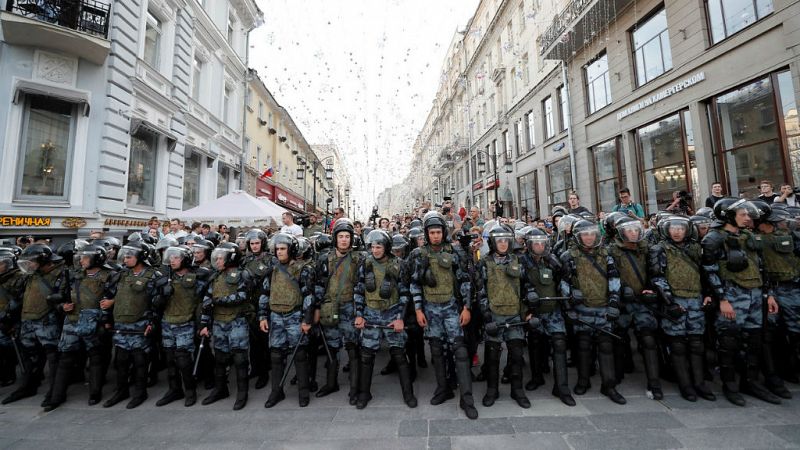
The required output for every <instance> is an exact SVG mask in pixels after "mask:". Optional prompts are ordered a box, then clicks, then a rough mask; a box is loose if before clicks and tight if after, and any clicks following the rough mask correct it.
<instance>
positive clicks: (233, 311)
mask: <svg viewBox="0 0 800 450" xmlns="http://www.w3.org/2000/svg"><path fill="white" fill-rule="evenodd" d="M241 276H242V273H241V272H240V271H239V269H226V270H225V272H219V273H217V276H216V277H215V278H214V282H213V284H212V285H211V297H212V298H213V299H214V301H215V302H214V320H216V321H219V322H222V323H228V322H230V321H232V320H233V319H235V318H237V317H239V316H240V315H242V314H243V313H244V312H245V311H246V310H247V307H248V305H247V303H242V304H239V305H220V304H218V303H216V300H217V299H220V298H223V297H227V296H229V295H233V294H235V293H236V292H237V291H238V290H239V279H240V278H241Z"/></svg>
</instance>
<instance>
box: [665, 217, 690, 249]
mask: <svg viewBox="0 0 800 450" xmlns="http://www.w3.org/2000/svg"><path fill="white" fill-rule="evenodd" d="M661 227H662V230H663V231H662V234H663V237H664V238H666V239H669V240H671V241H672V242H676V243H680V242H684V241H686V240H687V239H689V238H690V237H691V227H692V223H691V222H690V221H689V220H687V219H685V218H682V217H673V218H670V219H667V220H665V221H664V222H663V223H662V224H661Z"/></svg>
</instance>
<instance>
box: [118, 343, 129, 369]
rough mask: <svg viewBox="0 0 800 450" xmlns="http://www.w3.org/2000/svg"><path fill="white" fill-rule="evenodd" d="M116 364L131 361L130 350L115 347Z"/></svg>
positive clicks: (125, 363)
mask: <svg viewBox="0 0 800 450" xmlns="http://www.w3.org/2000/svg"><path fill="white" fill-rule="evenodd" d="M115 353H116V358H117V365H127V364H128V363H130V361H131V352H130V351H128V350H125V349H123V348H120V347H117V348H116V352H115Z"/></svg>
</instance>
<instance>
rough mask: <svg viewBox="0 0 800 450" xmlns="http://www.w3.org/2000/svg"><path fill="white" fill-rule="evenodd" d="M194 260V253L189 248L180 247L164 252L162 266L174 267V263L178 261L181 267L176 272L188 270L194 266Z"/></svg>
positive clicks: (170, 248)
mask: <svg viewBox="0 0 800 450" xmlns="http://www.w3.org/2000/svg"><path fill="white" fill-rule="evenodd" d="M192 259H193V255H192V251H191V250H189V247H186V246H184V245H179V246H176V247H169V248H167V249H166V250H164V255H163V257H162V258H161V264H163V265H165V266H169V267H172V262H173V261H178V262H179V263H180V265H179V266H178V269H176V270H180V269H188V268H189V267H191V265H192Z"/></svg>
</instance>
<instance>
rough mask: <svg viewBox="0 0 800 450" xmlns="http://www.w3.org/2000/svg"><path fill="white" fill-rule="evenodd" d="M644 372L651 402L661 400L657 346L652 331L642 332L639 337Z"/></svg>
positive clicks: (662, 396) (662, 394)
mask: <svg viewBox="0 0 800 450" xmlns="http://www.w3.org/2000/svg"><path fill="white" fill-rule="evenodd" d="M640 339H641V342H640V343H639V345H641V347H642V359H644V372H645V374H646V375H647V390H649V391H650V393H651V394H653V400H662V399H663V398H664V392H663V391H662V390H661V380H660V379H659V378H658V345H657V344H656V336H655V334H654V332H653V330H642V332H641V335H640Z"/></svg>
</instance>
